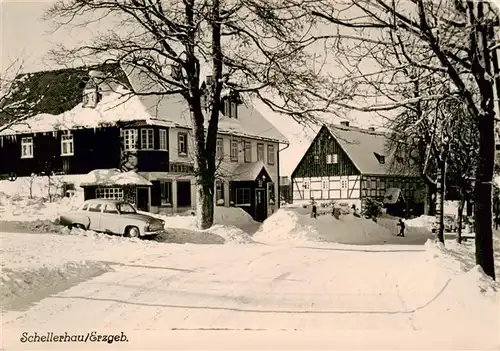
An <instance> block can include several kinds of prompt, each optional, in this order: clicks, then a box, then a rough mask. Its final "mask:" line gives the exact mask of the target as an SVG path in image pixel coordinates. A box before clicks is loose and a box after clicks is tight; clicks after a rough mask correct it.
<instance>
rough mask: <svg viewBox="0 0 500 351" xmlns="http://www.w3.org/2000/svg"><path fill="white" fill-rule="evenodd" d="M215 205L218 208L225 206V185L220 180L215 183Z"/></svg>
mask: <svg viewBox="0 0 500 351" xmlns="http://www.w3.org/2000/svg"><path fill="white" fill-rule="evenodd" d="M215 203H216V204H217V206H223V205H224V183H223V182H222V181H220V180H217V181H216V182H215Z"/></svg>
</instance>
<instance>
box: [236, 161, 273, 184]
mask: <svg viewBox="0 0 500 351" xmlns="http://www.w3.org/2000/svg"><path fill="white" fill-rule="evenodd" d="M262 169H266V166H265V165H264V162H262V161H257V162H251V163H242V164H239V165H238V167H236V168H235V169H234V172H233V176H232V180H233V181H255V179H257V176H258V175H259V173H260V172H261V171H262ZM266 172H267V171H266ZM267 173H268V174H269V172H267Z"/></svg>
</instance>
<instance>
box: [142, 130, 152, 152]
mask: <svg viewBox="0 0 500 351" xmlns="http://www.w3.org/2000/svg"><path fill="white" fill-rule="evenodd" d="M153 133H154V131H153V129H141V149H143V150H153V149H154V134H153Z"/></svg>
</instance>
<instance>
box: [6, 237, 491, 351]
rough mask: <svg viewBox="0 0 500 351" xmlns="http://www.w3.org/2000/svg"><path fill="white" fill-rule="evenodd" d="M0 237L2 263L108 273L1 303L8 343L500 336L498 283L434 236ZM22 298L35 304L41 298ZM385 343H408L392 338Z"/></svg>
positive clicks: (453, 344) (472, 339) (472, 342)
mask: <svg viewBox="0 0 500 351" xmlns="http://www.w3.org/2000/svg"><path fill="white" fill-rule="evenodd" d="M0 238H1V239H2V246H1V248H2V257H3V258H4V260H3V269H4V270H11V271H16V272H22V271H23V270H25V271H30V272H34V270H36V269H37V270H38V271H39V274H40V277H39V278H40V279H41V278H43V272H48V271H49V268H51V267H52V268H59V269H63V268H61V267H64V265H67V267H71V266H70V265H69V263H70V262H74V261H75V260H77V261H78V263H79V264H80V265H85V264H87V265H89V266H90V268H91V269H92V271H93V272H96V271H97V270H100V271H106V270H108V272H107V273H104V274H102V275H99V276H97V277H94V278H93V279H91V280H86V279H88V277H82V279H81V282H80V284H78V285H74V286H70V287H69V288H68V286H65V287H64V288H67V289H66V290H62V289H56V287H54V291H47V292H46V293H47V295H46V296H41V297H45V298H44V299H43V300H41V301H39V302H37V303H36V304H35V305H31V306H22V304H20V303H18V306H19V307H24V310H23V309H20V308H19V307H18V308H17V310H14V311H12V310H11V311H8V312H5V313H4V314H3V322H2V329H3V335H4V347H6V348H8V349H9V348H10V347H13V346H16V347H20V346H21V344H20V343H19V335H20V333H21V332H22V331H26V332H35V331H37V332H38V333H44V332H46V331H52V332H55V333H59V334H60V333H64V332H65V331H67V332H78V333H83V332H87V331H94V330H96V331H98V332H103V333H104V332H107V331H111V330H113V331H124V332H125V333H126V334H128V335H129V338H130V339H131V340H130V347H133V348H137V347H139V346H140V345H138V344H137V343H134V341H136V342H137V340H133V339H132V335H136V336H137V333H138V332H140V331H142V330H149V331H152V330H158V331H159V330H161V331H163V332H166V331H168V330H173V329H184V330H201V329H211V330H244V329H250V330H268V331H280V330H287V331H293V330H302V331H323V332H327V331H328V332H336V331H337V332H338V331H346V332H349V331H360V330H367V331H378V332H379V333H384V334H386V335H392V336H394V338H392V341H394V340H396V341H397V340H399V339H398V333H400V332H412V331H423V332H432V333H434V332H436V333H437V332H439V334H440V335H441V338H445V339H447V338H449V339H448V344H447V346H446V348H448V347H450V348H455V349H464V348H468V347H474V348H477V349H485V348H487V347H489V348H491V347H493V346H496V345H498V344H496V342H498V329H499V327H500V325H499V324H498V309H499V299H498V298H499V296H498V292H497V291H498V285H496V284H495V283H494V282H493V281H491V280H490V279H489V278H487V277H485V276H484V275H483V274H482V272H481V271H480V269H478V268H476V267H475V268H473V269H472V270H470V271H468V272H464V271H463V270H462V268H461V265H460V264H458V263H456V261H455V260H454V259H452V257H450V256H449V255H448V253H447V252H445V251H443V250H442V249H441V248H439V247H438V246H436V245H435V244H432V243H430V242H429V243H428V245H427V246H426V247H418V246H403V245H400V246H389V245H385V246H348V245H338V244H337V245H335V244H321V247H319V246H317V245H311V247H310V248H307V247H292V246H282V245H255V244H253V245H234V246H233V245H229V246H228V245H218V246H209V245H206V246H200V245H172V244H169V245H166V244H162V243H156V242H131V241H130V240H121V238H116V239H115V240H110V239H104V238H100V239H96V238H91V237H81V236H61V235H29V234H16V233H1V234H0ZM56 252H57V253H58V254H57V255H55V253H56ZM82 260H86V263H85V262H81V261H82ZM44 267H45V270H44ZM73 267H74V268H73V269H74V270H75V271H76V268H75V266H73ZM2 276H3V277H4V276H5V275H4V274H2ZM91 276H92V275H91ZM22 277H23V276H22V275H21V274H20V275H19V279H21V280H22ZM49 278H50V277H49ZM75 281H77V280H75ZM25 283H26V282H25ZM26 284H28V283H26ZM26 300H27V302H28V303H29V302H31V303H33V302H36V298H35V297H33V296H27V297H26ZM28 307H30V308H29V309H27V310H26V308H28ZM457 331H458V333H459V334H460V333H461V332H466V333H467V335H468V338H467V340H466V341H468V344H463V343H460V342H459V341H457V340H456V339H455V338H451V336H452V335H454V334H456V333H457ZM478 333H481V334H478ZM485 334H486V336H487V337H485ZM479 335H481V340H476V338H478V336H479ZM221 337H222V336H221ZM283 337H285V338H286V335H283ZM460 338H462V339H463V338H464V335H463V334H461V335H460V337H459V338H458V340H460ZM368 340H369V339H368ZM452 340H453V341H452ZM193 341H196V340H193ZM440 342H444V340H441V341H440ZM476 342H477V343H476ZM356 343H357V342H356ZM385 345H386V347H389V345H392V347H396V346H399V347H401V346H400V345H398V344H397V343H396V344H394V343H392V342H391V338H388V339H387V341H386V344H385ZM417 345H418V344H417ZM417 345H415V344H414V343H412V344H411V345H405V347H404V348H408V347H411V348H412V349H414V347H415V346H417ZM438 345H441V344H439V343H438ZM46 346H47V345H45V347H46ZM50 346H51V349H53V348H52V346H54V347H62V346H61V345H57V344H54V345H52V344H51V345H50ZM161 346H163V345H162V344H160V345H157V347H161ZM371 346H372V345H370V344H362V345H361V347H362V348H364V349H366V348H371ZM66 347H67V345H66ZM417 348H418V347H417ZM439 349H441V347H439ZM443 349H444V348H443Z"/></svg>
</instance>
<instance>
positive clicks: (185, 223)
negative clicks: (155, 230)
mask: <svg viewBox="0 0 500 351" xmlns="http://www.w3.org/2000/svg"><path fill="white" fill-rule="evenodd" d="M141 213H146V212H141ZM146 214H149V215H152V216H154V217H157V218H160V219H162V220H164V221H165V228H167V229H168V228H179V229H186V230H191V231H198V228H197V226H196V216H193V215H186V216H182V215H175V216H164V215H157V214H151V213H146ZM258 226H260V223H259V222H256V221H254V220H253V218H252V217H251V216H250V215H249V214H248V213H247V212H245V211H244V210H242V209H241V208H236V207H222V206H216V207H215V210H214V225H213V226H212V227H211V228H209V229H206V230H204V231H203V232H206V233H212V234H216V235H219V236H221V237H223V238H224V239H225V240H226V242H227V243H237V244H250V243H253V242H254V241H253V240H252V238H251V237H250V235H248V231H249V230H251V229H252V228H253V227H258Z"/></svg>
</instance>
